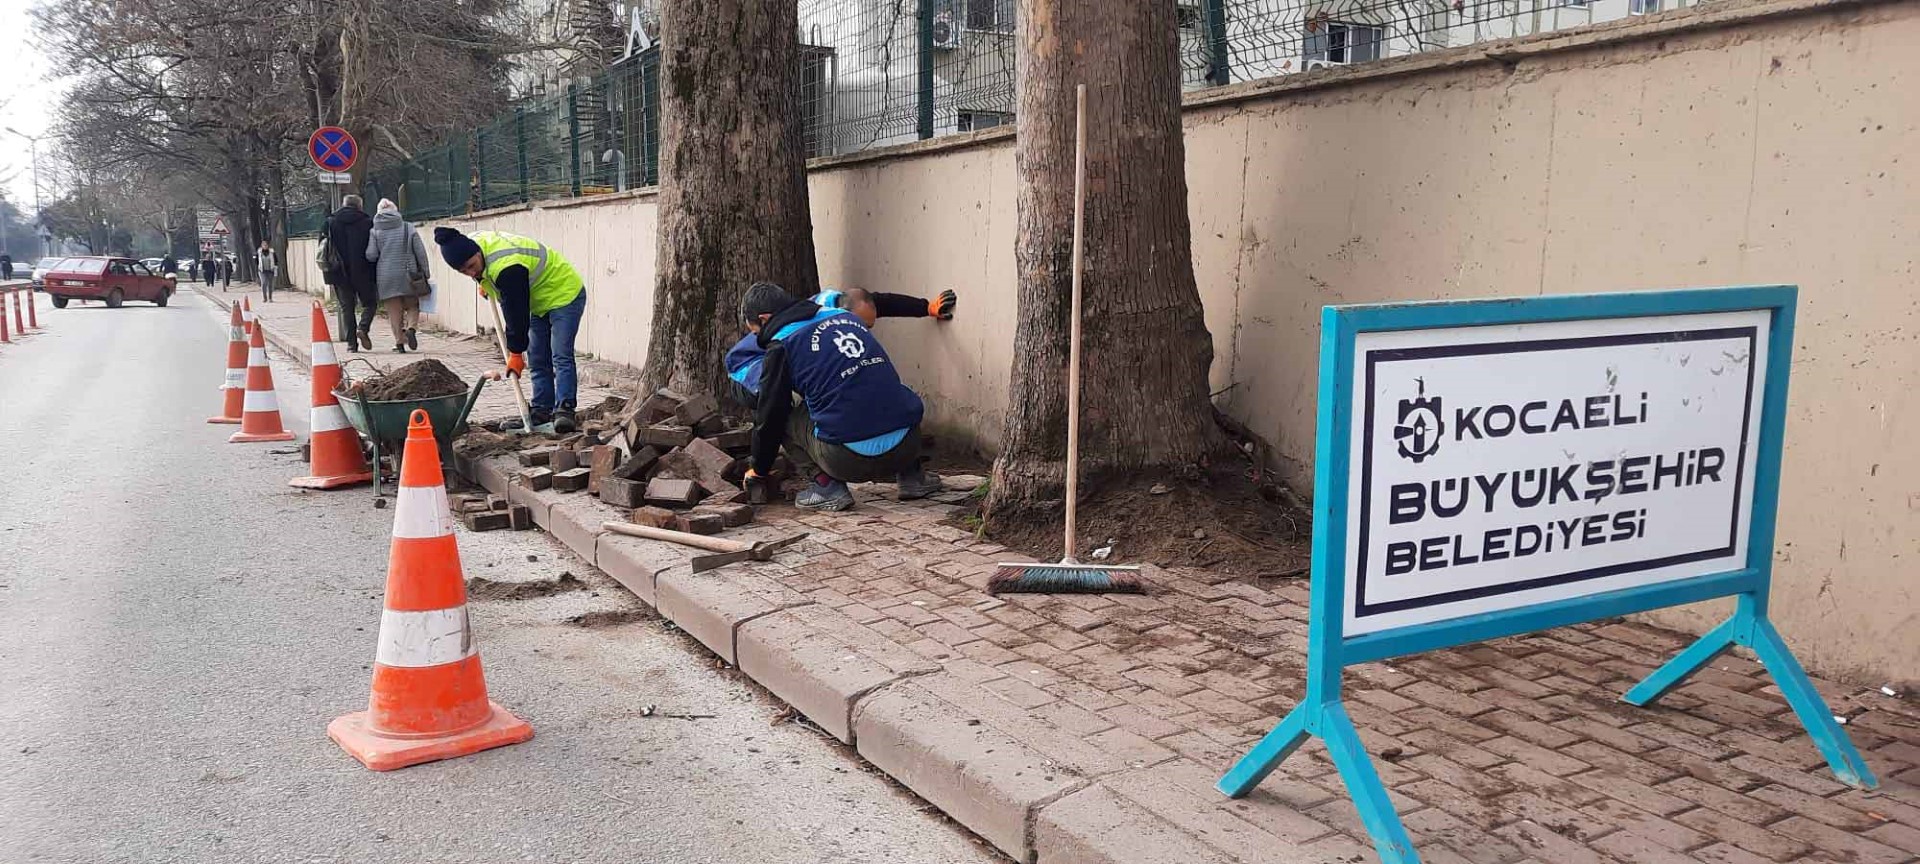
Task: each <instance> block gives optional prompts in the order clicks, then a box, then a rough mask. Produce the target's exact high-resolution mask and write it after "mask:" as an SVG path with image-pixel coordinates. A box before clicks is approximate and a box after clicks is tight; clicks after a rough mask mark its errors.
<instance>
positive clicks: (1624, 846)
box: [1593, 831, 1694, 864]
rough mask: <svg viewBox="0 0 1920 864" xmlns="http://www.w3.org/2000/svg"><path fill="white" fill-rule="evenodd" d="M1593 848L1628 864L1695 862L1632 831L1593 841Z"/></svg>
mask: <svg viewBox="0 0 1920 864" xmlns="http://www.w3.org/2000/svg"><path fill="white" fill-rule="evenodd" d="M1593 848H1594V849H1595V850H1596V851H1599V852H1604V853H1606V854H1607V855H1609V856H1611V857H1613V858H1614V859H1615V860H1618V861H1622V862H1627V864H1692V862H1693V860H1694V859H1693V857H1692V856H1690V855H1686V854H1684V853H1681V852H1676V851H1674V850H1672V849H1669V848H1667V847H1666V846H1664V845H1662V844H1660V843H1656V842H1654V841H1653V840H1651V839H1649V838H1646V837H1642V836H1640V835H1639V834H1635V833H1634V832H1632V831H1615V832H1613V833H1612V834H1608V835H1607V836H1605V837H1602V838H1600V839H1598V840H1595V841H1593Z"/></svg>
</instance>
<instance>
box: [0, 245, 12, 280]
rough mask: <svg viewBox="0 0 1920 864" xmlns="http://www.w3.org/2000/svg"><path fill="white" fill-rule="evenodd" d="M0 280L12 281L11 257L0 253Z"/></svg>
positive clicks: (8, 254)
mask: <svg viewBox="0 0 1920 864" xmlns="http://www.w3.org/2000/svg"><path fill="white" fill-rule="evenodd" d="M0 280H6V281H8V282H12V281H13V255H11V254H10V253H6V252H0Z"/></svg>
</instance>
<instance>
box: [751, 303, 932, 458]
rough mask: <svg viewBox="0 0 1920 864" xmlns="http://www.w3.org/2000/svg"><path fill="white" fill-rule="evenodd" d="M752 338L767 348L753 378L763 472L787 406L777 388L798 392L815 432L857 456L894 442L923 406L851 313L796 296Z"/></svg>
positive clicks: (756, 449)
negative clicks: (757, 389) (797, 299)
mask: <svg viewBox="0 0 1920 864" xmlns="http://www.w3.org/2000/svg"><path fill="white" fill-rule="evenodd" d="M755 342H756V343H757V344H758V345H759V347H761V348H763V349H765V350H766V353H764V354H763V355H762V358H761V370H760V377H759V378H758V379H756V382H755V383H756V384H757V385H759V386H760V398H759V408H758V411H757V412H756V414H757V416H756V419H757V421H758V422H757V423H756V426H755V429H754V452H753V464H754V469H755V470H756V471H758V472H760V473H762V474H765V473H768V472H769V471H771V470H772V467H773V460H774V457H775V456H776V455H777V454H778V452H779V447H780V444H781V441H782V440H783V438H784V435H785V428H786V420H787V416H788V414H789V413H790V412H791V411H792V404H791V401H790V399H789V398H787V396H786V393H785V392H781V391H791V392H797V393H798V394H799V395H800V399H801V401H802V403H803V404H804V405H805V406H806V409H807V414H808V417H809V418H810V422H811V424H812V430H813V434H814V436H815V437H816V438H818V439H819V440H820V441H822V442H825V443H828V444H837V445H840V446H843V447H845V448H847V449H848V450H852V451H853V452H855V453H858V454H861V455H863V456H878V455H880V454H883V453H886V452H888V451H890V450H892V449H893V448H894V447H896V446H898V445H899V444H900V442H901V441H902V440H904V439H905V438H906V436H907V434H908V433H909V432H911V431H912V430H913V428H914V427H915V426H917V425H919V423H920V419H921V416H922V415H923V414H924V413H925V411H926V407H925V405H924V404H923V403H922V402H921V401H920V396H919V394H916V393H914V392H913V391H912V390H911V389H909V388H908V387H907V385H906V384H904V383H902V382H901V381H900V374H899V371H898V370H897V369H896V368H895V367H894V365H893V361H892V360H891V359H890V358H888V357H887V352H886V349H885V348H883V347H881V345H880V341H879V340H878V339H875V338H874V337H873V334H872V333H871V332H870V331H868V330H867V328H866V326H865V325H864V324H862V323H860V319H859V318H858V317H856V316H855V315H854V314H853V313H851V312H845V311H842V310H839V309H834V308H824V307H821V306H819V305H816V304H814V303H807V302H803V303H797V304H795V305H794V306H792V307H789V308H788V309H787V310H786V311H784V312H782V313H781V314H779V315H777V316H775V317H774V318H773V319H772V320H771V321H769V322H768V324H767V327H765V328H762V330H761V332H760V333H759V334H758V335H757V336H756V337H755ZM735 380H736V382H738V381H739V380H740V379H738V378H736V379H735ZM774 388H780V389H779V390H775V389H774Z"/></svg>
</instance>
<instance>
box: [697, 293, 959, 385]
mask: <svg viewBox="0 0 1920 864" xmlns="http://www.w3.org/2000/svg"><path fill="white" fill-rule="evenodd" d="M812 300H813V303H814V304H815V305H818V306H820V307H821V308H823V309H845V310H847V311H848V312H852V313H853V314H854V317H857V318H859V319H860V323H862V324H864V325H866V327H867V329H868V330H872V329H873V327H874V325H875V324H878V323H879V322H880V319H882V318H932V319H934V320H936V321H951V320H953V310H954V307H956V306H958V305H959V303H960V298H959V297H957V296H955V295H954V293H953V291H952V290H951V289H949V290H946V291H942V292H940V296H938V297H935V298H933V299H932V300H926V299H923V298H920V297H915V296H912V295H910V294H884V293H874V292H871V291H868V290H866V289H865V288H849V289H847V290H845V291H835V290H833V289H831V288H829V289H826V290H824V291H821V292H820V293H818V294H815V295H813V298H812ZM765 356H766V350H765V349H763V348H761V347H760V342H759V336H758V334H755V333H748V334H747V335H745V336H742V337H740V341H738V342H735V343H734V344H733V347H732V348H730V349H728V350H727V358H726V365H727V377H728V378H729V379H731V380H732V381H733V398H734V399H735V400H736V401H738V402H739V403H740V404H742V405H745V406H746V407H748V408H752V407H754V406H755V405H758V404H759V402H760V363H761V361H762V360H763V359H765Z"/></svg>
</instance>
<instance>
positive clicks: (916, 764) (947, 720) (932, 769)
mask: <svg viewBox="0 0 1920 864" xmlns="http://www.w3.org/2000/svg"><path fill="white" fill-rule="evenodd" d="M932 677H937V676H932ZM853 733H854V742H855V747H856V749H858V751H859V753H860V755H861V756H862V757H865V758H866V760H867V761H868V762H871V763H873V764H874V765H875V766H877V767H879V768H880V770H882V771H885V772H887V774H889V775H891V776H892V777H893V778H894V779H895V780H898V781H900V783H901V784H902V785H905V786H906V787H907V788H908V789H912V790H913V791H914V793H915V794H918V795H919V796H920V797H922V798H925V799H926V800H927V801H929V802H931V803H932V804H933V805H934V806H936V807H939V808H940V809H941V810H942V811H943V812H945V813H946V814H947V815H948V816H950V817H952V818H953V819H954V820H955V821H957V822H959V823H960V824H962V825H965V826H966V827H967V828H968V829H970V830H972V831H973V832H974V833H975V834H978V835H980V836H981V837H983V838H985V839H986V840H987V841H988V842H990V843H992V844H993V845H994V846H995V847H997V848H999V849H1000V850H1001V851H1002V852H1005V853H1006V854H1007V855H1009V856H1012V857H1013V858H1014V860H1016V861H1029V860H1031V859H1032V856H1033V846H1032V845H1031V844H1030V843H1029V842H1028V840H1027V813H1028V811H1029V810H1030V809H1031V808H1032V807H1033V806H1034V805H1036V804H1039V803H1040V802H1042V801H1047V800H1051V799H1054V798H1056V797H1058V796H1061V795H1063V794H1064V793H1066V792H1068V791H1069V790H1071V789H1073V788H1074V787H1076V786H1077V785H1079V784H1081V783H1082V782H1083V781H1082V780H1081V779H1080V778H1079V777H1076V776H1074V775H1073V774H1071V773H1069V772H1065V771H1060V770H1058V769H1056V768H1054V767H1051V766H1050V765H1049V764H1048V761H1049V760H1048V759H1047V757H1045V756H1043V755H1041V754H1040V753H1039V752H1036V751H1034V750H1032V749H1030V748H1028V747H1026V746H1023V745H1022V744H1020V743H1019V742H1017V741H1015V740H1014V739H1012V738H1010V737H1008V736H1007V735H1005V734H1003V733H1001V732H998V731H996V730H995V729H994V728H992V727H990V726H988V725H986V724H985V723H983V722H981V721H980V720H979V719H977V718H975V717H974V716H973V715H972V714H970V712H968V711H966V710H965V709H963V708H961V707H960V706H959V705H956V704H953V703H951V702H948V701H947V700H944V699H941V698H938V697H936V696H934V695H933V694H932V693H930V692H928V691H926V690H924V689H922V688H921V687H919V686H917V685H916V684H915V682H912V681H907V682H901V683H899V684H895V685H893V686H891V687H886V688H883V689H882V690H880V691H878V692H876V693H874V694H872V695H870V696H868V697H867V698H866V699H864V700H861V703H860V705H859V707H858V709H857V710H856V711H855V712H854V722H853ZM1056 803H1058V802H1056ZM1071 813H1072V811H1071V810H1069V815H1071ZM1076 819H1077V817H1076ZM1068 824H1077V822H1075V821H1074V820H1071V819H1070V820H1068ZM1061 848H1065V847H1064V846H1063V847H1061Z"/></svg>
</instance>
